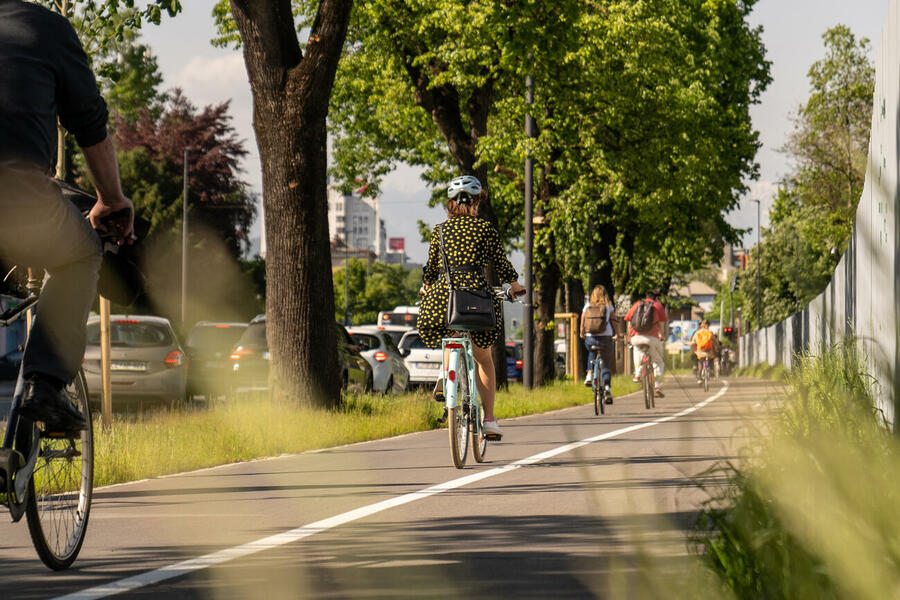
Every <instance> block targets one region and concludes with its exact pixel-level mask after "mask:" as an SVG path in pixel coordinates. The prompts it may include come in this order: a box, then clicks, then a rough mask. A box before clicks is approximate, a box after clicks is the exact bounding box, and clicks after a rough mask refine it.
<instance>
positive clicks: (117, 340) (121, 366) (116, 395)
mask: <svg viewBox="0 0 900 600" xmlns="http://www.w3.org/2000/svg"><path fill="white" fill-rule="evenodd" d="M109 337H110V376H111V384H112V392H113V406H114V407H116V406H117V405H119V404H124V403H125V402H127V401H128V400H148V401H149V400H156V401H159V400H163V401H167V402H180V401H182V400H184V398H185V386H186V379H187V377H186V376H187V360H186V358H185V354H184V351H183V350H182V348H181V346H180V345H179V344H178V340H177V339H176V338H175V332H174V331H173V330H172V325H171V323H169V320H168V319H164V318H162V317H154V316H148V315H112V316H111V317H110V329H109ZM83 366H84V375H85V377H86V378H87V386H88V394H89V395H90V397H91V399H92V400H99V399H100V396H101V393H102V384H101V375H100V317H91V318H90V319H88V322H87V347H86V349H85V352H84V365H83Z"/></svg>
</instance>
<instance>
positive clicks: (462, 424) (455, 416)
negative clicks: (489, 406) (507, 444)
mask: <svg viewBox="0 0 900 600" xmlns="http://www.w3.org/2000/svg"><path fill="white" fill-rule="evenodd" d="M465 360H466V357H465V356H463V355H462V353H460V356H459V364H458V365H457V366H456V407H455V408H451V409H450V410H449V411H447V428H448V430H449V434H450V458H451V459H452V460H453V466H454V467H456V468H457V469H462V468H463V467H465V466H466V454H468V452H469V410H468V406H469V377H468V373H467V369H466V364H465ZM458 421H459V422H458Z"/></svg>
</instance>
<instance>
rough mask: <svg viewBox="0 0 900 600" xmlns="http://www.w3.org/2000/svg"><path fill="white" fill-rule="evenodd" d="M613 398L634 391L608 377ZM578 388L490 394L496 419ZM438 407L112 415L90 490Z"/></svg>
mask: <svg viewBox="0 0 900 600" xmlns="http://www.w3.org/2000/svg"><path fill="white" fill-rule="evenodd" d="M612 387H613V393H614V394H617V395H621V394H624V393H627V392H628V391H632V389H633V388H635V387H636V386H635V385H634V384H632V383H631V381H630V380H626V379H625V378H620V377H619V378H614V380H613V386H612ZM591 401H592V398H591V395H590V391H589V390H588V389H586V388H585V387H584V386H583V385H576V384H573V383H561V382H560V383H555V384H553V385H551V386H548V387H545V388H541V389H538V390H532V391H525V390H524V389H523V388H522V386H521V385H518V386H515V385H514V386H510V388H509V390H507V391H501V392H498V394H497V404H496V414H497V416H498V417H499V418H501V419H506V418H511V417H516V416H522V415H527V414H534V413H539V412H545V411H548V410H555V409H559V408H565V407H569V406H577V405H580V404H586V403H588V402H591ZM442 412H443V411H442V405H440V404H438V403H436V402H434V401H433V400H432V399H431V395H430V390H429V391H428V393H426V392H418V393H409V394H404V395H402V396H397V397H386V396H373V395H366V396H348V397H347V398H346V399H345V402H344V405H343V406H342V407H341V408H339V409H335V410H314V409H306V408H300V407H298V406H295V405H279V404H276V403H273V402H272V401H270V400H269V399H268V398H267V397H262V396H260V397H256V398H250V399H246V400H241V401H235V402H225V403H221V404H217V405H214V406H212V407H210V408H208V409H203V410H199V409H194V410H190V409H180V410H161V411H156V412H152V413H145V414H144V415H142V416H140V417H138V418H137V419H135V418H130V419H126V418H117V419H116V420H115V422H114V423H113V424H112V426H111V427H109V428H108V429H102V428H101V427H100V426H99V425H98V427H96V428H95V447H96V459H95V481H94V483H95V485H98V486H100V485H108V484H112V483H121V482H125V481H134V480H137V479H145V478H148V477H157V476H160V475H165V474H169V473H178V472H182V471H187V470H193V469H198V468H203V467H211V466H215V465H221V464H227V463H232V462H240V461H247V460H252V459H256V458H262V457H267V456H277V455H279V454H285V453H299V452H305V451H308V450H315V449H320V448H328V447H333V446H339V445H342V444H349V443H353V442H362V441H367V440H374V439H380V438H385V437H391V436H395V435H400V434H403V433H410V432H414V431H426V430H429V429H434V428H436V427H440V426H442V425H440V424H439V423H438V418H439V417H440V416H441V414H442Z"/></svg>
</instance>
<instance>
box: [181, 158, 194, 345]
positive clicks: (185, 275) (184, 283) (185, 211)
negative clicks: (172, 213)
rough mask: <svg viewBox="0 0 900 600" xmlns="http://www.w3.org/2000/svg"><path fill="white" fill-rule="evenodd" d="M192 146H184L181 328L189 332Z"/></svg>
mask: <svg viewBox="0 0 900 600" xmlns="http://www.w3.org/2000/svg"><path fill="white" fill-rule="evenodd" d="M191 150H192V148H191V147H190V146H186V147H185V148H184V194H183V195H184V198H183V204H182V207H181V215H182V217H181V328H182V330H184V333H187V285H188V183H190V180H189V176H190V166H189V165H188V160H189V159H190V155H191Z"/></svg>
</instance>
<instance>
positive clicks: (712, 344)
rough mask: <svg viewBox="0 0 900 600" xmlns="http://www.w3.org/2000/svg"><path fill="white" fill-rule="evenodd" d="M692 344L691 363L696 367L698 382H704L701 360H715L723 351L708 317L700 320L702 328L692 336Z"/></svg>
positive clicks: (695, 373) (695, 374)
mask: <svg viewBox="0 0 900 600" xmlns="http://www.w3.org/2000/svg"><path fill="white" fill-rule="evenodd" d="M690 344H691V350H692V352H691V365H692V367H693V369H694V376H695V377H696V378H697V383H703V380H702V379H700V360H701V359H703V358H710V359H713V360H715V359H716V358H717V357H718V356H719V352H720V351H721V344H720V343H719V338H718V337H716V334H714V333H713V332H712V331H710V329H709V321H707V320H706V319H703V320H702V321H700V329H698V330H697V331H695V332H694V335H692V336H691V342H690Z"/></svg>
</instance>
